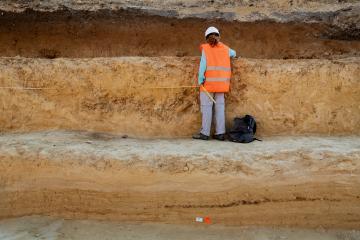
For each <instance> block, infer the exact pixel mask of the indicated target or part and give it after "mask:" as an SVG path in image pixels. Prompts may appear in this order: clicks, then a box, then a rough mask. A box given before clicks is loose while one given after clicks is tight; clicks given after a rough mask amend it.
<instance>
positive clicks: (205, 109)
mask: <svg viewBox="0 0 360 240" xmlns="http://www.w3.org/2000/svg"><path fill="white" fill-rule="evenodd" d="M210 95H211V96H212V97H213V98H214V99H215V102H216V104H215V126H216V131H215V134H224V133H225V97H224V93H210ZM213 105H214V103H213V101H211V99H210V98H209V97H208V95H206V93H205V92H200V106H201V114H202V124H201V130H200V132H201V133H202V134H204V135H206V136H210V131H211V122H212V118H213V113H212V112H213Z"/></svg>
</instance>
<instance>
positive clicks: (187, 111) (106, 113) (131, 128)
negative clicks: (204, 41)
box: [0, 57, 360, 137]
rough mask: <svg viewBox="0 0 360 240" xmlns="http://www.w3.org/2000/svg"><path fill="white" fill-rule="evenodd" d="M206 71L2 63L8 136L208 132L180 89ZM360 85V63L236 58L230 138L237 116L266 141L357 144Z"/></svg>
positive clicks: (107, 63) (179, 63)
mask: <svg viewBox="0 0 360 240" xmlns="http://www.w3.org/2000/svg"><path fill="white" fill-rule="evenodd" d="M198 62H199V59H198V58H178V57H154V58H143V57H123V58H95V59H54V60H49V59H31V58H30V59H27V58H0V87H1V88H0V93H1V94H0V106H1V108H2V114H0V131H2V132H11V131H13V132H24V131H25V132H26V131H34V130H49V129H71V130H86V131H105V132H112V133H119V134H127V135H129V136H138V137H179V136H190V135H191V134H192V133H194V132H196V131H198V129H199V128H200V111H199V103H198V94H199V93H198V89H197V88H182V86H192V85H194V86H195V85H197V68H198ZM359 76H360V58H346V59H340V60H254V59H236V60H234V61H233V77H232V80H231V92H230V93H229V94H227V96H226V115H227V125H228V129H229V128H230V127H231V122H232V118H233V117H235V116H241V115H244V114H251V115H253V116H254V117H255V118H256V119H257V121H258V124H259V128H258V134H260V135H262V136H268V135H304V134H322V135H329V134H331V135H346V134H355V135H358V134H360V108H359V102H360V78H359ZM22 88H27V89H25V90H24V89H22ZM29 88H30V89H29ZM34 88H35V89H34ZM37 88H40V89H37ZM43 88H44V89H43Z"/></svg>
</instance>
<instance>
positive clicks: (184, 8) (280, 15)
mask: <svg viewBox="0 0 360 240" xmlns="http://www.w3.org/2000/svg"><path fill="white" fill-rule="evenodd" d="M359 6H360V4H359V2H358V1H354V0H345V1H341V2H339V1H336V0H331V1H328V0H322V1H308V0H297V1H288V0H265V1H249V0H236V1H229V0H221V1H213V2H212V1H207V0H201V1H195V0H171V1H164V0H151V1H148V0H140V1H138V0H136V1H131V0H130V1H128V0H116V1H114V0H103V1H92V0H85V1H73V0H66V1H59V0H49V1H13V0H3V1H1V3H0V10H3V11H9V12H10V11H14V12H21V11H25V10H27V9H32V10H36V11H47V12H52V11H61V10H66V9H71V10H73V11H98V10H119V9H136V10H142V11H144V12H146V13H150V14H153V15H161V16H169V17H178V18H185V17H199V18H208V19H215V18H222V19H227V20H238V21H258V20H275V21H284V22H288V21H324V22H329V23H332V22H333V21H334V22H335V23H336V22H337V21H340V22H341V21H342V20H345V21H348V20H349V16H351V17H352V18H353V20H356V19H358V17H359V14H358V13H357V11H358V8H359ZM342 11H343V13H342ZM349 13H350V14H349ZM342 15H344V19H342V18H343V17H342ZM339 16H340V17H339ZM346 17H347V19H346ZM350 20H351V19H350ZM354 23H355V24H356V22H354Z"/></svg>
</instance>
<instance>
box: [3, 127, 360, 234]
mask: <svg viewBox="0 0 360 240" xmlns="http://www.w3.org/2000/svg"><path fill="white" fill-rule="evenodd" d="M264 140H265V141H263V142H254V143H252V144H248V145H243V144H235V143H229V142H217V141H210V142H205V141H200V142H199V141H195V140H190V139H183V140H181V139H178V140H136V139H123V138H121V137H120V136H115V135H109V134H101V133H86V132H41V133H28V134H4V135H1V136H0V186H1V188H0V218H7V217H14V216H23V215H32V214H41V215H53V216H60V217H65V218H86V219H105V220H109V219H112V220H122V221H145V222H166V223H191V222H192V221H193V218H194V216H197V215H211V216H212V217H213V222H214V223H215V224H225V225H263V226H264V225H267V226H303V227H319V226H323V227H327V228H334V227H345V228H356V229H357V228H359V226H360V188H359V184H360V165H359V164H360V161H359V159H360V141H359V137H355V136H354V137H298V138H294V137H277V138H265V139H264Z"/></svg>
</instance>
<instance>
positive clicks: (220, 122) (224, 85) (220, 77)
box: [193, 27, 236, 141]
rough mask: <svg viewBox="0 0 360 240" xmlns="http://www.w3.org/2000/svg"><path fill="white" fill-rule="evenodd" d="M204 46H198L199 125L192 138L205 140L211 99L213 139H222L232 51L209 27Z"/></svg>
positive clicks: (214, 29)
mask: <svg viewBox="0 0 360 240" xmlns="http://www.w3.org/2000/svg"><path fill="white" fill-rule="evenodd" d="M205 39H206V43H205V44H202V45H201V46H200V50H201V60H200V67H199V77H198V82H199V85H200V105H201V113H202V126H201V130H200V133H198V134H195V135H193V138H194V139H201V140H209V138H210V130H211V121H212V117H213V115H212V110H213V101H212V99H211V98H210V97H209V95H210V96H212V98H213V99H215V102H216V103H215V122H216V132H215V135H214V138H215V139H217V140H220V141H224V140H225V132H226V130H225V98H224V93H226V92H228V91H229V88H230V77H231V64H230V58H232V57H235V56H236V52H235V51H234V50H232V49H230V48H229V47H228V46H226V45H225V44H223V43H222V42H220V32H219V30H218V29H217V28H215V27H209V28H208V29H207V30H206V32H205Z"/></svg>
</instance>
